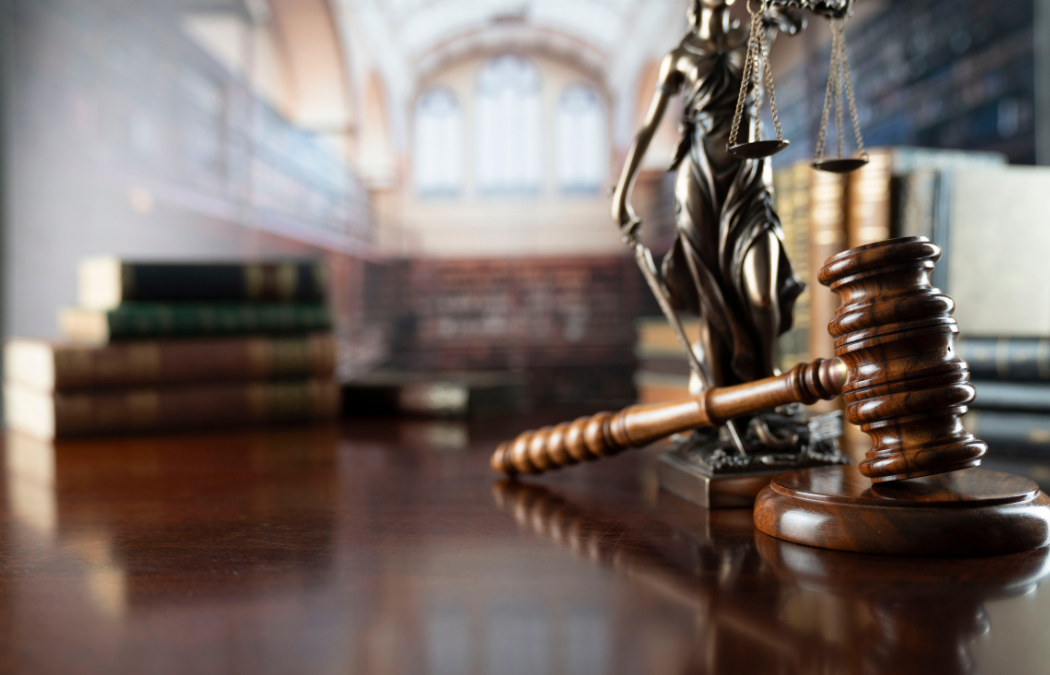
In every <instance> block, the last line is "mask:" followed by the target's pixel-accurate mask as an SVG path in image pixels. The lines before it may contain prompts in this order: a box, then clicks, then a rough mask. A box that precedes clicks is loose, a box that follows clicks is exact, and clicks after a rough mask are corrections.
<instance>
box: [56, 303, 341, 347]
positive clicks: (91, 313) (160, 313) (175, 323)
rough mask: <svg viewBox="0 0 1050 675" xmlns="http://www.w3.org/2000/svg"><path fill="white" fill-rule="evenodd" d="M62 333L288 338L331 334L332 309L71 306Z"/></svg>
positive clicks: (94, 339)
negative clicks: (292, 335) (298, 334)
mask: <svg viewBox="0 0 1050 675" xmlns="http://www.w3.org/2000/svg"><path fill="white" fill-rule="evenodd" d="M58 323H59V326H60V328H61V330H62V334H63V335H64V336H65V337H66V338H67V339H69V340H71V341H73V342H77V343H81V344H106V343H109V342H116V341H120V340H133V339H142V338H161V337H168V338H179V337H201V336H216V335H249V334H254V335H287V334H296V333H308V332H316V331H323V330H328V329H330V328H331V327H332V315H331V311H330V310H329V308H328V306H327V305H322V304H295V303H222V304H219V303H216V304H187V303H171V304H165V303H147V302H142V303H124V304H122V305H120V306H119V307H117V308H115V309H83V308H79V307H73V308H66V309H63V310H61V311H60V312H59V316H58Z"/></svg>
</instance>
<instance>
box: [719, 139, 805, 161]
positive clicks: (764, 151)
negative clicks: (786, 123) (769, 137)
mask: <svg viewBox="0 0 1050 675" xmlns="http://www.w3.org/2000/svg"><path fill="white" fill-rule="evenodd" d="M789 145H791V143H790V141H755V142H753V143H738V144H737V145H733V146H730V148H729V154H731V155H733V156H734V157H739V158H740V159H765V158H766V157H772V156H773V155H775V154H777V153H778V152H780V151H781V150H783V149H784V148H786V147H787V146H789Z"/></svg>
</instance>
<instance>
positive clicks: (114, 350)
mask: <svg viewBox="0 0 1050 675" xmlns="http://www.w3.org/2000/svg"><path fill="white" fill-rule="evenodd" d="M334 370H335V340H334V338H333V337H332V336H331V335H330V334H323V335H311V336H307V337H304V338H286V339H280V338H255V337H253V338H244V339H237V338H233V339H218V340H194V341H192V342H180V341H160V342H130V343H123V344H112V345H106V346H103V347H76V346H57V347H55V348H54V388H55V389H56V390H69V389H78V388H86V387H128V386H137V385H152V384H180V383H187V382H209V381H210V382H219V381H238V380H253V379H254V380H265V379H278V378H296V377H310V376H313V377H330V376H331V375H332V373H333V372H334Z"/></svg>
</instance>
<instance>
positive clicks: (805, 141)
mask: <svg viewBox="0 0 1050 675" xmlns="http://www.w3.org/2000/svg"><path fill="white" fill-rule="evenodd" d="M1037 2H1039V3H1042V2H1044V0H1011V1H1010V2H1002V3H995V2H989V1H988V0H889V1H888V2H886V7H885V9H883V10H882V11H880V12H878V13H877V14H875V15H873V16H871V17H870V18H868V19H867V20H865V21H863V22H857V23H855V24H854V25H851V26H850V27H849V28H848V29H847V41H848V44H849V47H850V57H851V61H852V67H853V81H854V86H855V88H856V94H857V103H858V107H859V111H860V114H861V126H862V128H863V131H864V137H865V143H866V144H867V145H868V146H870V147H876V146H891V145H914V146H924V147H933V148H959V149H966V150H989V151H996V152H1002V153H1005V154H1006V155H1007V156H1008V157H1009V159H1010V161H1011V162H1012V163H1020V164H1032V163H1035V162H1036V160H1037V157H1036V150H1035V148H1036V126H1037V114H1036V74H1037V70H1036V69H1037V58H1036V50H1037V45H1036V44H1035V43H1036V40H1035V35H1036V30H1037V29H1036V28H1034V23H1033V22H1034V20H1035V17H1036V16H1037V14H1038V13H1037V12H1036V4H1037ZM1041 11H1042V13H1044V14H1045V12H1046V10H1041ZM785 39H786V38H785ZM828 50H829V47H828V46H825V47H823V48H822V49H819V50H816V51H815V52H813V53H811V54H809V55H808V56H807V57H806V58H804V59H803V60H802V61H801V62H800V63H799V65H798V66H796V67H795V68H794V69H793V70H792V71H791V72H789V73H788V74H787V75H785V76H784V77H782V78H781V80H780V82H778V83H777V99H778V103H779V104H780V108H781V115H780V117H781V119H782V120H783V121H784V133H785V136H786V137H788V138H790V139H791V141H792V145H791V147H790V148H789V149H788V150H786V151H784V152H783V153H781V154H780V155H778V156H777V159H776V164H777V166H789V165H791V164H793V163H794V162H796V161H799V160H804V159H807V158H808V157H810V156H811V155H812V153H813V147H814V143H815V140H816V136H817V131H818V129H819V126H820V106H821V103H822V102H823V96H824V88H825V86H826V83H827V71H828V60H829V51H828Z"/></svg>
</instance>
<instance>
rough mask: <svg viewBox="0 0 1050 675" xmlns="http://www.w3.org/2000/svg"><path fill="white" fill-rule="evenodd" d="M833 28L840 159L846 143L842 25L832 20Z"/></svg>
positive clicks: (836, 125) (836, 145)
mask: <svg viewBox="0 0 1050 675" xmlns="http://www.w3.org/2000/svg"><path fill="white" fill-rule="evenodd" d="M831 30H832V35H833V37H832V47H831V49H832V51H833V53H834V55H833V56H832V57H831V58H832V59H834V60H835V63H837V64H838V72H837V73H835V133H836V134H837V135H838V138H837V139H836V144H835V149H836V151H837V152H838V159H842V150H843V148H844V147H845V145H846V130H845V128H844V126H843V124H842V120H843V112H844V109H845V107H846V106H845V104H844V103H843V100H842V98H843V96H842V75H843V74H842V71H843V70H844V68H843V66H842V25H841V24H840V25H838V26H836V25H835V21H834V20H832V22H831Z"/></svg>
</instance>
